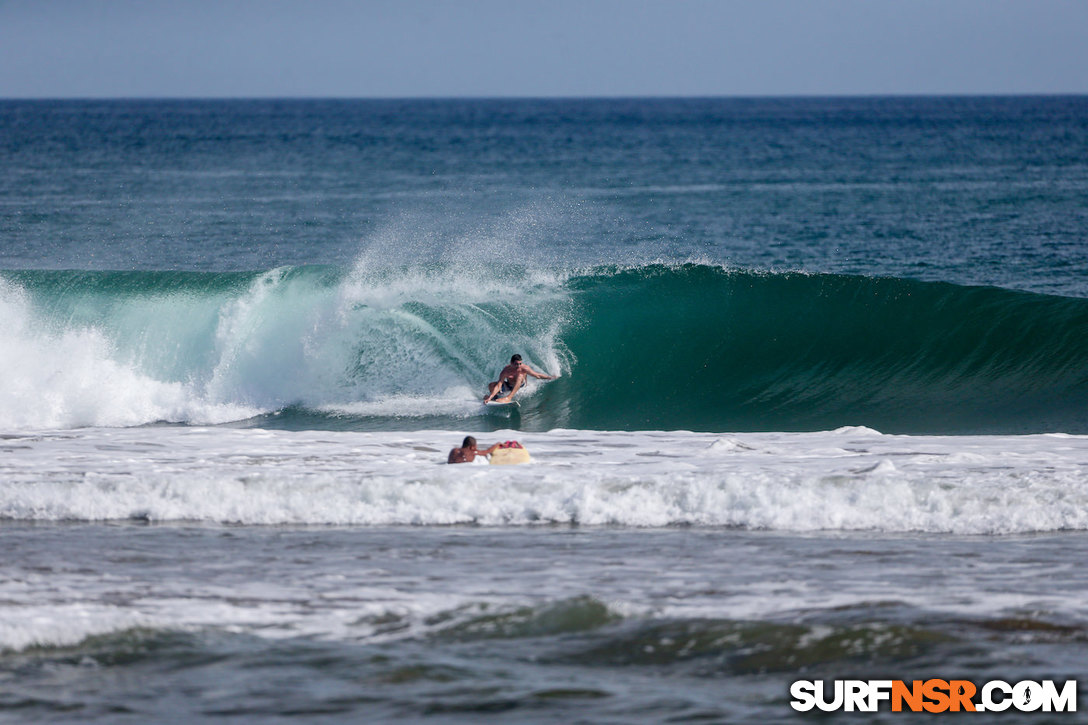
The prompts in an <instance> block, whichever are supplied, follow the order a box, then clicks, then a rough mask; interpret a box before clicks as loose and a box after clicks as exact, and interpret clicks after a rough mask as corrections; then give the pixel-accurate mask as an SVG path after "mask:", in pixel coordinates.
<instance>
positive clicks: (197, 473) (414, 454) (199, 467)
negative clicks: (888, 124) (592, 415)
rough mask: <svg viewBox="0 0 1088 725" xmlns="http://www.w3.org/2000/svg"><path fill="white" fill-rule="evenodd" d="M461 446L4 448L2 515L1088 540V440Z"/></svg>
mask: <svg viewBox="0 0 1088 725" xmlns="http://www.w3.org/2000/svg"><path fill="white" fill-rule="evenodd" d="M461 435H462V434H460V433H456V434H455V433H451V432H448V431H446V432H436V431H431V432H427V431H423V432H412V433H334V432H320V431H318V432H280V431H262V430H233V429H230V430H224V429H214V428H141V429H89V430H79V431H68V432H44V433H40V434H35V435H15V436H9V437H7V439H6V440H4V441H3V442H2V445H0V447H2V449H3V450H4V452H5V453H4V456H3V457H2V458H0V517H3V518H7V519H16V520H91V521H96V520H111V519H133V518H136V519H147V520H153V521H176V520H197V521H209V522H229V523H241V524H350V525H388V524H420V525H443V524H460V523H476V524H484V525H525V524H534V523H552V522H554V523H579V524H586V525H603V524H612V525H625V526H649V527H658V526H669V525H677V524H685V525H696V526H738V527H749V528H760V529H774V530H789V531H814V530H825V529H831V530H873V531H883V532H906V531H921V532H951V533H959V534H1004V533H1016V532H1030V531H1055V530H1062V529H1074V530H1081V529H1088V437H1073V436H1070V437H1053V436H1020V437H1017V436H1000V437H998V436H994V437H982V436H978V437H915V436H884V435H879V434H875V432H871V431H850V430H839V431H834V432H829V433H773V434H771V433H761V434H756V433H752V434H732V435H729V436H717V435H713V434H696V433H682V432H677V433H660V432H647V433H618V432H588V431H569V430H567V431H554V432H551V433H535V434H517V433H514V432H510V431H506V432H500V433H495V434H487V433H477V434H476V436H477V438H479V439H480V441H481V442H482V443H488V442H490V441H493V440H502V439H507V438H515V437H517V438H519V439H520V440H522V441H523V442H524V443H525V444H526V445H527V446H528V447H529V448H530V450H531V452H532V455H533V459H534V462H533V463H532V464H530V465H527V466H516V467H501V468H499V467H495V468H492V467H479V466H446V465H443V464H442V462H443V461H444V460H445V457H446V452H447V451H448V449H449V448H450V447H452V446H454V445H457V444H458V443H459V440H460V437H461Z"/></svg>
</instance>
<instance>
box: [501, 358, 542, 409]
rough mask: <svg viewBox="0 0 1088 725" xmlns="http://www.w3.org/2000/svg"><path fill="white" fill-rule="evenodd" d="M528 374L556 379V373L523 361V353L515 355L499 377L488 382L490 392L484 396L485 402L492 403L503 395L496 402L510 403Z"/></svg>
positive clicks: (540, 377)
mask: <svg viewBox="0 0 1088 725" xmlns="http://www.w3.org/2000/svg"><path fill="white" fill-rule="evenodd" d="M527 376H532V377H534V378H539V379H540V380H555V376H554V375H545V374H544V373H541V372H537V371H536V370H533V369H532V368H531V367H529V366H528V365H526V364H525V363H523V362H522V361H521V355H514V356H513V357H511V358H510V364H509V365H507V366H506V367H504V368H503V369H502V372H501V373H499V379H498V380H496V381H495V382H493V383H488V386H487V389H488V394H487V397H485V398H484V402H485V403H490V402H491V401H492V400H494V399H495V397H496V396H502V397H500V398H499V399H498V400H496V401H495V402H496V403H509V402H510V401H511V400H513V399H514V393H516V392H518V391H519V390H521V386H522V385H524V384H525V378H526V377H527Z"/></svg>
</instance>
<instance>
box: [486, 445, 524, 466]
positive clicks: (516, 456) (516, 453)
mask: <svg viewBox="0 0 1088 725" xmlns="http://www.w3.org/2000/svg"><path fill="white" fill-rule="evenodd" d="M531 460H532V459H531V458H529V451H527V450H525V449H524V448H500V449H499V450H497V451H495V452H494V453H492V454H491V465H492V466H509V465H513V464H515V463H529V462H530V461H531Z"/></svg>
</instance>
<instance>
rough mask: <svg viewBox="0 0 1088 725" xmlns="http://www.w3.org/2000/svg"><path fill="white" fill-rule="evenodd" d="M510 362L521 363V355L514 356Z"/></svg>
mask: <svg viewBox="0 0 1088 725" xmlns="http://www.w3.org/2000/svg"><path fill="white" fill-rule="evenodd" d="M510 362H512V363H516V362H521V355H514V356H512V357H511V358H510Z"/></svg>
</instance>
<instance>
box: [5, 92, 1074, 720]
mask: <svg viewBox="0 0 1088 725" xmlns="http://www.w3.org/2000/svg"><path fill="white" fill-rule="evenodd" d="M1086 159H1088V99H1086V98H1084V97H1039V98H1028V97H1024V98H1013V97H1010V98H865V99H850V98H846V99H689V100H679V99H671V100H670V99H657V100H655V99H640V100H504V101H499V100H472V101H468V100H465V101H459V100H431V101H425V100H418V101H287V100H285V101H180V100H179V101H0V171H2V173H0V340H2V344H0V370H2V375H0V539H2V540H3V551H4V552H5V556H4V557H3V561H2V562H0V722H18V723H24V722H49V723H54V722H105V723H128V722H133V723H136V722H149V721H153V722H179V723H180V722H193V721H231V722H253V723H258V722H268V721H278V720H291V719H296V720H298V721H300V722H384V721H388V720H393V719H400V720H405V719H407V720H413V721H414V720H419V721H425V722H480V721H495V722H592V723H597V722H616V723H621V722H623V723H626V722H666V721H687V720H700V721H710V722H750V721H752V720H755V719H759V720H763V721H768V722H788V721H793V720H798V719H803V718H802V716H801V715H800V714H799V713H796V712H794V711H793V710H792V708H791V707H790V705H789V701H790V699H791V698H790V695H789V685H790V683H791V682H793V681H794V680H798V679H826V680H831V679H849V678H862V679H880V678H890V679H904V680H910V679H929V678H934V677H936V678H943V679H970V680H972V681H974V682H977V683H979V684H981V683H984V682H986V681H988V680H993V679H1002V680H1006V681H1009V682H1016V681H1019V680H1025V679H1034V680H1040V679H1055V680H1067V679H1077V680H1078V682H1080V683H1081V685H1080V699H1081V701H1082V702H1083V701H1085V700H1084V694H1085V690H1084V687H1083V683H1084V682H1088V667H1086V665H1085V662H1088V580H1086V576H1085V574H1084V569H1083V566H1082V562H1083V561H1084V560H1085V556H1086V554H1088V364H1086V363H1088V254H1086V253H1085V252H1086V244H1088V239H1086V236H1088V161H1086ZM515 352H517V353H521V354H522V355H524V356H525V358H526V360H527V361H528V362H530V364H532V365H533V366H535V367H536V368H537V369H540V370H543V371H547V372H550V373H552V374H555V375H558V376H559V377H558V379H557V380H555V381H553V382H547V383H541V382H537V381H533V382H532V383H531V384H530V385H529V386H528V389H527V390H526V391H525V393H524V394H523V395H522V396H521V401H520V402H521V405H520V407H518V408H515V409H513V410H510V409H504V410H498V411H496V410H491V409H487V408H484V407H483V406H482V405H481V404H480V399H481V398H482V397H483V395H484V393H485V390H486V388H485V385H486V383H487V381H489V380H492V379H493V378H494V376H495V375H496V374H497V372H498V370H499V368H500V367H501V366H502V364H503V362H504V361H505V360H507V359H508V358H509V356H510V355H511V354H513V353H515ZM466 434H474V435H476V436H477V437H479V438H480V439H481V441H482V442H483V443H485V444H486V443H490V442H494V441H496V440H507V439H515V438H516V439H518V440H520V441H521V442H522V443H524V444H525V446H526V447H527V448H528V449H529V450H530V452H531V454H532V456H533V462H532V463H531V464H529V465H526V466H515V467H501V468H494V469H493V468H492V467H490V466H487V465H482V464H472V465H465V466H446V465H444V460H445V457H446V452H447V451H448V449H449V448H450V447H452V446H454V445H457V444H458V443H459V441H460V439H461V437H463V436H464V435H466ZM859 717H865V718H866V720H873V719H875V720H878V721H880V720H882V719H886V720H893V719H902V718H903V717H908V718H909V717H910V716H904V715H899V714H892V713H889V712H883V713H879V714H877V715H876V716H875V718H874V717H873V716H872V715H865V716H860V715H859V714H857V713H842V714H840V715H838V716H825V719H830V720H836V719H841V720H844V721H855V720H857V719H858V718H859ZM1063 718H1064V720H1063ZM1069 718H1073V719H1075V716H1069V715H1061V714H1054V713H1051V714H1045V713H1034V714H1033V713H1015V712H1007V713H1005V714H1004V716H1003V718H1002V719H1003V720H1007V721H1009V722H1020V721H1023V722H1051V721H1054V722H1057V721H1065V720H1068V719H1069Z"/></svg>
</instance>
